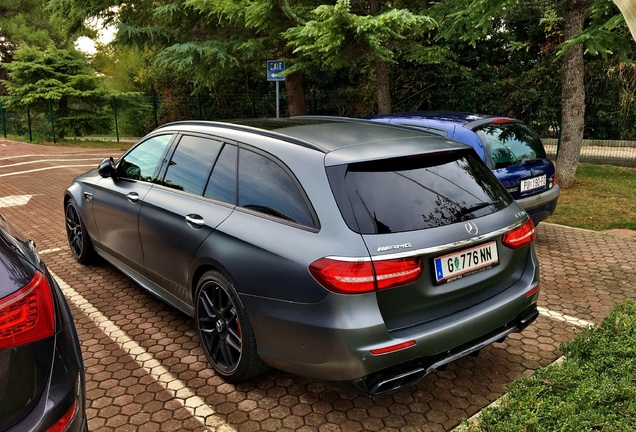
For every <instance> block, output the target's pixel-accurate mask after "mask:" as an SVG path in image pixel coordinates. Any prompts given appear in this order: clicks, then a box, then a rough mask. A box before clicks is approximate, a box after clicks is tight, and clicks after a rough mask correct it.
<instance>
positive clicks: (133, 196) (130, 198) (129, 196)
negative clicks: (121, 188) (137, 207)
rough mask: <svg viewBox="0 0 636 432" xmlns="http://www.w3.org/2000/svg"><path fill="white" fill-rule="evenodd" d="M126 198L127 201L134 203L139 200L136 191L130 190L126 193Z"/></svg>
mask: <svg viewBox="0 0 636 432" xmlns="http://www.w3.org/2000/svg"><path fill="white" fill-rule="evenodd" d="M126 199H128V201H130V202H131V203H133V204H135V203H136V202H137V201H139V194H138V193H137V192H130V193H129V194H127V195H126Z"/></svg>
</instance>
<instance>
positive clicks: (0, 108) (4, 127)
mask: <svg viewBox="0 0 636 432" xmlns="http://www.w3.org/2000/svg"><path fill="white" fill-rule="evenodd" d="M0 117H2V133H3V134H4V137H5V138H6V137H7V125H6V122H5V120H4V108H3V106H2V102H0Z"/></svg>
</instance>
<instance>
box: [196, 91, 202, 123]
mask: <svg viewBox="0 0 636 432" xmlns="http://www.w3.org/2000/svg"><path fill="white" fill-rule="evenodd" d="M197 108H198V110H199V120H203V110H202V109H201V95H197Z"/></svg>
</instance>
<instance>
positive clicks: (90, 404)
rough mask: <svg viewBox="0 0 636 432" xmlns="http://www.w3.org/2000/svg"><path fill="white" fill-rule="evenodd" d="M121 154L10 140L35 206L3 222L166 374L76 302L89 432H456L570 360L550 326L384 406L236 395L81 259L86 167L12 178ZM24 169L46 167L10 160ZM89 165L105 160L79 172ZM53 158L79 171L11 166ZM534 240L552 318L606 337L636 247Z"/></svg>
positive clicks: (269, 380)
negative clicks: (68, 202)
mask: <svg viewBox="0 0 636 432" xmlns="http://www.w3.org/2000/svg"><path fill="white" fill-rule="evenodd" d="M117 153H118V152H117V151H112V152H111V151H108V150H95V149H69V148H63V147H41V146H35V145H30V144H22V143H14V142H8V141H2V140H0V197H5V196H10V195H33V197H32V198H31V200H30V201H29V203H28V204H27V205H25V206H18V207H5V208H2V209H0V211H1V212H2V213H3V214H4V215H5V216H6V217H7V218H8V219H10V220H11V221H12V222H13V223H14V224H15V225H16V226H17V227H18V228H19V229H21V230H22V231H23V232H24V233H26V234H27V235H28V236H29V237H31V238H33V239H34V240H35V241H36V243H37V245H38V248H39V249H40V250H41V251H42V250H50V249H54V250H53V251H51V252H48V253H45V254H44V255H43V258H44V260H45V261H46V263H47V265H48V266H49V268H50V269H51V270H52V271H53V272H54V273H55V274H56V275H57V276H58V278H59V279H61V280H63V281H65V282H66V283H68V284H69V285H70V286H71V288H72V289H73V290H75V291H76V292H77V293H78V294H79V295H81V296H82V297H83V298H84V299H86V300H87V301H88V302H90V304H91V305H92V306H93V307H94V308H95V309H96V310H97V312H96V313H99V314H101V316H103V317H105V318H107V319H108V320H110V321H111V322H112V323H114V325H116V326H117V327H118V328H119V329H121V330H122V331H123V332H124V333H125V335H126V336H127V338H129V339H130V340H131V341H132V343H134V344H136V346H138V347H141V349H143V350H145V351H146V352H147V353H149V354H150V355H151V356H152V357H153V361H154V360H156V361H157V362H158V363H157V365H159V366H152V367H150V369H149V368H148V367H146V368H144V367H142V366H143V365H142V364H141V363H143V362H140V361H139V357H138V356H137V354H135V353H131V352H129V351H127V350H126V349H124V348H122V347H121V346H119V344H118V343H116V342H115V341H114V340H113V339H112V338H111V337H110V336H108V335H107V334H106V333H105V332H104V331H103V329H102V328H101V327H99V326H97V324H96V323H95V321H94V316H88V315H87V314H86V313H85V312H84V310H83V309H81V308H80V307H78V306H76V305H75V304H73V303H72V302H71V310H72V312H73V315H74V318H75V321H76V325H77V329H78V333H79V336H80V340H81V345H82V351H83V355H84V362H85V368H86V379H87V383H86V389H87V413H88V419H89V428H90V430H91V431H99V432H107V431H128V430H130V431H133V430H134V431H153V432H154V431H184V430H187V431H201V430H219V431H226V430H227V431H230V430H235V431H240V432H248V431H268V430H271V431H279V430H290V431H292V430H294V431H445V430H450V429H452V428H454V427H455V426H457V425H458V424H459V422H460V421H461V420H462V418H467V417H470V416H472V415H474V414H475V413H477V412H478V411H479V410H481V409H482V408H483V407H485V406H486V405H488V404H489V403H491V402H493V401H494V400H496V399H497V398H499V397H500V396H501V395H502V394H503V393H504V392H505V389H506V387H507V386H509V385H510V384H511V382H512V381H513V380H515V379H518V378H520V377H523V376H527V375H530V374H532V373H533V371H534V370H535V369H536V368H538V367H540V366H546V365H548V364H550V363H551V362H553V361H554V360H555V359H557V358H558V357H560V352H559V346H560V344H561V343H562V342H565V341H567V340H569V339H571V338H572V336H573V335H574V334H575V332H576V331H577V329H578V327H577V326H575V325H574V324H572V323H568V322H564V321H560V320H556V319H553V318H549V317H547V316H544V315H542V316H540V317H539V318H538V319H537V320H536V321H535V322H534V323H533V324H532V325H531V326H530V327H528V328H527V329H526V330H525V331H524V332H523V333H521V334H512V335H510V336H509V337H508V339H507V340H506V341H505V342H503V343H496V344H493V345H492V346H490V347H487V348H485V349H483V350H482V351H481V353H480V354H479V356H477V357H466V358H463V359H460V360H458V361H456V362H454V363H451V364H450V365H448V367H447V368H446V369H445V370H443V371H437V372H434V373H432V374H430V375H428V376H427V377H425V378H424V379H423V380H422V381H421V382H420V383H419V384H418V385H416V386H413V387H410V388H407V389H403V390H401V391H397V392H394V393H391V394H388V395H382V396H377V397H374V398H370V397H367V396H361V395H359V394H356V393H353V392H351V391H347V390H343V389H342V388H340V387H338V386H335V385H333V384H331V383H325V382H317V381H312V380H309V379H306V378H302V377H298V376H293V375H289V374H286V373H283V372H280V371H276V370H272V371H270V372H268V373H267V374H265V375H264V376H262V377H259V378H257V379H254V380H252V381H250V382H247V383H242V384H238V385H231V384H227V383H225V382H224V381H223V380H222V379H221V378H220V377H218V376H216V375H215V373H214V371H213V370H212V369H211V368H210V367H209V365H208V363H207V361H206V358H205V356H204V354H203V352H202V350H201V348H200V346H199V341H198V338H197V336H196V330H195V326H194V323H193V321H192V319H190V318H189V317H186V316H184V315H183V314H181V313H179V312H177V311H176V310H174V309H172V308H170V307H169V306H167V305H165V304H163V303H162V302H160V301H159V300H157V299H156V298H154V297H153V296H151V295H150V294H148V293H146V292H145V291H143V290H142V289H141V288H139V287H138V286H137V285H135V284H134V283H133V282H132V281H131V280H130V279H128V278H127V277H125V276H124V275H123V274H122V273H120V272H119V271H117V270H115V269H114V268H113V267H112V266H110V265H109V264H106V263H103V262H102V263H100V264H97V265H93V266H90V267H84V266H81V265H79V264H78V263H76V262H75V260H74V259H73V258H72V256H71V254H70V252H69V251H68V247H67V245H66V236H65V232H64V214H63V208H62V195H63V191H64V189H65V188H66V187H67V186H68V184H69V183H70V181H71V180H72V178H74V177H75V176H76V175H78V174H80V173H83V172H85V171H87V169H88V168H87V167H83V166H82V167H67V168H53V169H48V170H44V171H38V172H34V173H29V174H20V175H8V176H7V175H3V174H10V173H12V172H16V171H24V170H28V169H35V168H52V167H55V166H59V165H85V164H87V163H88V164H91V163H94V165H95V166H96V165H97V163H98V162H99V160H100V158H102V157H105V156H108V155H110V154H112V155H114V156H117ZM18 155H39V156H28V157H27V156H25V157H21V158H12V159H6V158H7V157H9V156H18ZM41 155H46V156H41ZM80 155H81V156H80ZM89 156H90V157H94V158H95V160H94V161H79V160H77V161H75V162H74V161H73V160H74V159H80V158H85V157H89ZM53 157H54V158H55V159H62V158H66V159H68V160H67V161H64V162H59V161H48V162H38V163H33V164H25V165H19V166H7V165H11V164H15V163H18V162H26V161H36V160H41V159H47V158H48V159H52V158H53ZM537 231H538V237H537V242H536V246H537V253H538V256H539V260H540V262H541V296H540V300H539V305H540V306H541V307H542V308H545V309H548V310H550V311H552V312H556V313H560V314H564V315H569V316H572V317H576V318H579V319H583V320H587V321H591V322H594V323H598V322H600V320H601V319H602V318H603V317H604V316H605V315H606V314H607V312H608V311H609V309H610V308H611V307H612V305H613V303H614V302H615V301H620V300H623V299H625V298H628V297H632V298H633V297H634V296H635V295H634V287H636V252H635V250H636V238H634V237H630V236H616V235H612V234H608V233H597V232H591V231H586V230H579V229H572V228H567V227H562V226H558V225H553V224H547V223H543V224H541V225H540V226H539V227H538V230H537ZM57 248H60V249H59V250H55V249H57ZM147 364H150V363H144V365H147ZM153 364H154V363H153ZM149 370H150V371H151V372H152V373H153V375H151V374H150V373H149ZM160 370H165V371H166V373H165V374H164V375H161V378H160V379H159V380H157V379H156V377H155V376H154V373H155V371H160ZM171 380H172V381H171ZM179 383H181V384H183V386H185V387H179V386H178V384H179ZM175 386H176V387H178V389H176V390H175ZM193 395H196V396H198V398H200V400H202V401H203V403H204V404H205V405H207V407H209V409H210V410H211V411H202V412H203V413H204V414H203V415H198V416H194V415H193V413H192V411H191V410H190V409H187V408H185V407H184V405H188V404H189V403H192V399H189V398H190V397H191V396H193ZM195 412H196V408H195ZM202 422H205V424H203V423H202Z"/></svg>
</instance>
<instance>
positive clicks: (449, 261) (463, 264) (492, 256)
mask: <svg viewBox="0 0 636 432" xmlns="http://www.w3.org/2000/svg"><path fill="white" fill-rule="evenodd" d="M434 263H435V280H436V281H437V282H438V283H439V282H444V281H450V280H452V279H455V278H457V277H460V276H464V275H468V274H472V273H476V272H477V271H480V270H483V269H486V268H489V267H492V266H495V265H497V264H499V255H497V242H494V241H492V242H490V243H485V244H482V245H479V246H475V247H473V248H470V249H464V250H462V251H459V252H455V253H452V254H448V255H444V256H441V257H438V258H435V261H434Z"/></svg>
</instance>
